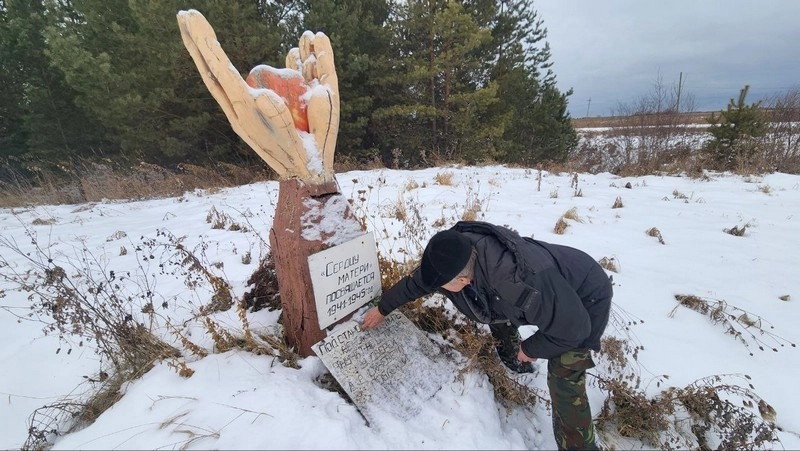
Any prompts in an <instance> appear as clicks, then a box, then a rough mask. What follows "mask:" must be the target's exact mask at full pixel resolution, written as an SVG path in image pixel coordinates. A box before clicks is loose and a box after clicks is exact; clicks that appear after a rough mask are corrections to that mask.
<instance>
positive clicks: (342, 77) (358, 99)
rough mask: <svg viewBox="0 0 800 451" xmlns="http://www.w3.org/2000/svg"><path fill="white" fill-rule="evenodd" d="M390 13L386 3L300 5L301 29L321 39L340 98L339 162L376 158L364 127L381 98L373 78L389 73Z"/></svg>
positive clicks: (343, 0) (352, 0) (325, 0)
mask: <svg viewBox="0 0 800 451" xmlns="http://www.w3.org/2000/svg"><path fill="white" fill-rule="evenodd" d="M391 8H392V5H391V4H390V2H388V1H386V0H337V1H334V0H313V1H304V2H303V6H302V8H301V9H302V10H303V11H305V15H304V20H303V29H304V30H311V31H314V32H317V31H322V32H324V33H325V34H327V35H328V37H329V38H330V39H331V44H332V45H333V51H334V53H335V58H336V72H337V75H338V77H339V92H340V95H341V99H340V100H341V102H340V104H341V114H340V121H339V136H338V139H337V145H336V149H337V150H336V155H337V156H338V157H340V158H341V157H345V158H350V159H351V160H354V161H365V160H372V159H375V158H376V157H378V155H377V149H375V148H374V144H373V142H372V139H371V136H370V134H369V127H370V118H371V114H372V111H373V109H374V108H375V105H376V99H377V98H378V97H380V96H381V95H382V92H383V87H382V86H380V84H379V83H378V81H379V80H380V77H378V76H376V74H379V73H382V72H385V71H389V70H391V68H390V66H389V65H388V59H386V58H385V51H386V49H387V48H388V47H389V42H390V41H391V35H390V29H389V28H388V27H387V26H385V25H386V22H387V20H388V18H389V15H390V13H391ZM300 32H302V30H297V32H296V33H295V35H298V36H299V33H300Z"/></svg>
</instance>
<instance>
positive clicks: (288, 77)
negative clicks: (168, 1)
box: [178, 10, 339, 184]
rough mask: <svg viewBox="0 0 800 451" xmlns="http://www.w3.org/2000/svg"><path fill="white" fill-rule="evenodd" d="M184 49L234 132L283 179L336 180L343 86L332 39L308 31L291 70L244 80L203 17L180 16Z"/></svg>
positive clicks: (264, 70)
mask: <svg viewBox="0 0 800 451" xmlns="http://www.w3.org/2000/svg"><path fill="white" fill-rule="evenodd" d="M178 26H179V27H180V30H181V37H182V38H183V43H184V45H185V46H186V48H187V49H188V50H189V54H191V56H192V59H193V60H194V62H195V64H196V65H197V69H198V71H200V75H201V76H202V78H203V82H205V84H206V87H208V90H209V91H210V92H211V95H212V96H213V97H214V99H216V101H217V102H218V103H219V105H220V106H221V107H222V110H223V111H224V112H225V115H226V116H227V117H228V120H229V121H230V123H231V126H232V127H233V130H234V131H235V132H236V133H237V134H238V135H239V136H241V137H242V139H243V140H244V141H245V142H246V143H247V144H248V145H249V146H250V147H252V148H253V150H254V151H255V152H256V153H257V154H258V155H259V156H260V157H261V158H262V159H263V160H264V161H266V162H267V164H268V165H269V166H270V167H271V168H272V169H273V170H275V172H277V173H278V176H279V177H280V178H281V179H288V178H292V177H297V178H299V179H300V180H302V181H303V182H306V183H310V184H324V183H329V182H333V181H334V177H333V154H334V151H335V150H336V137H337V134H338V132H339V81H338V78H337V77H336V68H335V67H334V61H333V49H332V48H331V43H330V40H329V39H328V37H327V36H325V34H323V33H316V34H313V33H311V32H310V31H306V32H305V33H303V35H302V36H301V37H300V43H299V45H298V47H296V48H293V49H292V50H290V51H289V53H288V55H287V56H286V68H285V69H276V68H273V67H270V66H266V65H260V66H256V67H254V68H253V69H252V70H251V71H250V74H249V75H248V77H247V80H243V79H242V77H241V75H240V74H239V71H238V70H237V69H236V68H235V67H234V66H233V64H231V61H230V60H229V59H228V56H227V55H226V54H225V51H224V50H222V46H221V45H220V43H219V42H218V41H217V37H216V34H215V33H214V29H213V28H211V25H210V24H209V23H208V21H207V20H206V18H205V17H203V15H202V14H200V12H198V11H195V10H189V11H181V12H179V13H178Z"/></svg>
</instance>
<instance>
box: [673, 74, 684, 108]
mask: <svg viewBox="0 0 800 451" xmlns="http://www.w3.org/2000/svg"><path fill="white" fill-rule="evenodd" d="M682 87H683V72H681V73H680V75H679V76H678V100H677V105H676V106H675V112H676V113H680V112H681V88H682Z"/></svg>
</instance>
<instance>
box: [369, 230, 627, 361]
mask: <svg viewBox="0 0 800 451" xmlns="http://www.w3.org/2000/svg"><path fill="white" fill-rule="evenodd" d="M453 230H456V231H459V232H461V233H463V234H465V235H466V236H467V237H468V238H469V239H470V241H472V244H473V246H474V248H475V250H476V252H477V261H476V264H475V276H474V278H473V280H472V284H471V285H470V286H468V287H467V288H465V289H464V290H461V291H460V292H458V293H453V292H450V291H447V290H445V289H443V288H441V287H426V286H424V283H423V281H422V276H421V274H420V271H419V269H417V270H415V271H414V272H412V274H411V275H409V276H406V277H403V278H402V279H401V280H400V281H399V282H397V283H396V284H395V285H394V286H392V287H391V288H389V289H388V290H387V291H386V292H385V293H384V294H383V296H382V298H381V300H380V302H379V304H378V309H379V310H380V312H381V313H382V314H383V315H388V314H389V313H390V312H391V311H392V310H394V309H396V308H397V307H399V306H401V305H403V304H405V303H407V302H409V301H411V300H414V299H416V298H419V297H422V296H425V295H427V294H430V293H433V292H434V291H439V292H441V293H442V294H443V295H445V296H446V297H447V298H449V299H450V300H451V301H452V302H453V304H454V305H455V306H456V307H457V308H458V310H459V311H461V312H462V313H464V314H465V315H466V316H467V317H469V318H471V319H473V320H475V321H478V322H481V323H495V322H506V321H510V322H511V323H512V324H514V325H515V326H522V325H534V326H537V327H538V329H539V330H538V331H537V332H536V333H535V334H534V335H532V336H531V337H529V338H528V339H526V340H525V341H524V342H523V343H522V348H523V350H524V352H525V354H527V355H528V356H530V357H536V358H545V359H549V358H552V357H556V356H559V355H561V354H563V353H564V352H566V351H569V350H571V349H576V348H590V349H593V350H595V351H599V350H600V337H601V336H602V334H603V331H604V330H605V328H606V325H607V324H608V316H609V311H610V309H611V297H612V294H613V293H612V288H611V282H610V280H609V278H608V276H607V275H606V273H605V271H603V269H602V268H601V267H600V265H599V264H598V263H597V262H596V261H595V260H594V259H593V258H592V257H590V256H589V255H588V254H586V253H585V252H583V251H580V250H578V249H574V248H571V247H568V246H562V245H557V244H550V243H545V242H543V241H537V240H534V239H532V238H523V237H521V236H519V234H517V233H516V232H514V231H512V230H510V229H507V228H505V227H500V226H495V225H492V224H489V223H485V222H479V221H461V222H459V223H457V224H456V225H455V226H453Z"/></svg>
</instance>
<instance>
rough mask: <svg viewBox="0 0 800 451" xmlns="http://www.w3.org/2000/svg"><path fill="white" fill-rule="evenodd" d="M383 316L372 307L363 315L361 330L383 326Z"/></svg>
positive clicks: (376, 308)
mask: <svg viewBox="0 0 800 451" xmlns="http://www.w3.org/2000/svg"><path fill="white" fill-rule="evenodd" d="M384 318H385V316H383V315H382V314H381V311H380V310H378V307H372V308H371V309H369V311H368V312H367V313H365V314H364V322H363V323H361V328H362V329H372V328H374V327H378V326H380V325H381V324H383V319H384Z"/></svg>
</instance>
